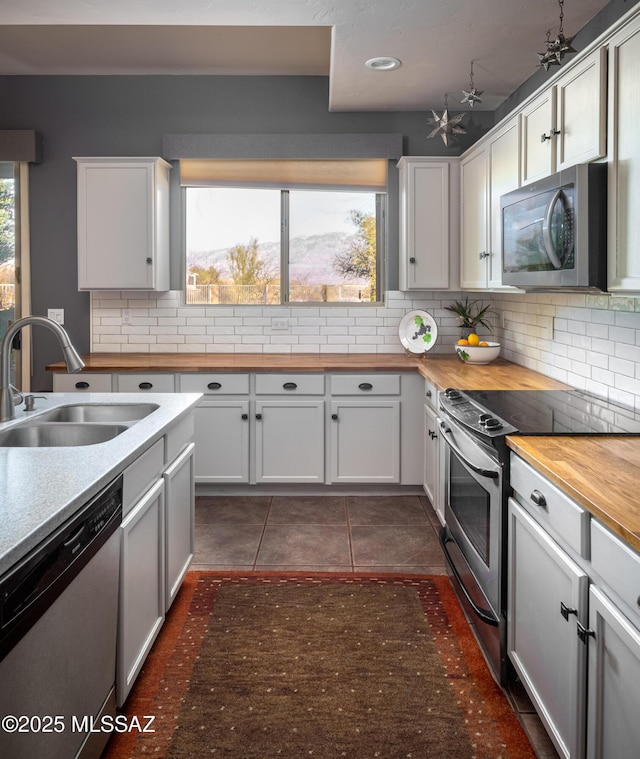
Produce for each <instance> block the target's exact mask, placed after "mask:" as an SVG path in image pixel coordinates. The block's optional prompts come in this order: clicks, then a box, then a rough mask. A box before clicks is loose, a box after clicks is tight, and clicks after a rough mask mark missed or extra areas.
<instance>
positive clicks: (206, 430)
mask: <svg viewBox="0 0 640 759" xmlns="http://www.w3.org/2000/svg"><path fill="white" fill-rule="evenodd" d="M194 440H195V444H196V454H195V478H196V482H249V401H248V400H228V401H209V400H205V401H201V403H200V405H199V406H198V407H197V408H196V412H195V436H194Z"/></svg>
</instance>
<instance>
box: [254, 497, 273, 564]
mask: <svg viewBox="0 0 640 759" xmlns="http://www.w3.org/2000/svg"><path fill="white" fill-rule="evenodd" d="M272 504H273V496H270V497H269V505H268V506H267V514H266V516H265V518H264V524H263V525H262V532H261V533H260V540H259V541H258V548H257V549H256V555H255V558H254V560H253V569H254V570H255V569H256V567H257V566H258V556H259V555H260V549H261V548H262V541H263V540H264V534H265V532H266V530H267V524H268V523H269V515H270V514H271V505H272Z"/></svg>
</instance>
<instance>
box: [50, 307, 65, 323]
mask: <svg viewBox="0 0 640 759" xmlns="http://www.w3.org/2000/svg"><path fill="white" fill-rule="evenodd" d="M47 316H48V317H49V319H52V320H53V321H54V322H58V324H64V308H49V309H47Z"/></svg>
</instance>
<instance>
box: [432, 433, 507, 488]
mask: <svg viewBox="0 0 640 759" xmlns="http://www.w3.org/2000/svg"><path fill="white" fill-rule="evenodd" d="M440 431H441V432H442V435H443V439H444V441H445V442H446V444H447V445H448V446H449V447H450V448H451V450H452V451H454V452H455V454H456V455H457V456H458V458H459V459H460V460H461V461H462V462H463V463H464V464H465V465H466V466H468V467H469V469H473V471H474V472H475V473H476V474H479V475H481V476H482V477H491V478H492V479H494V480H495V479H497V478H498V477H499V476H500V472H499V471H497V470H495V469H483V468H482V467H480V466H476V465H475V464H472V463H471V462H470V461H469V460H468V459H467V458H466V457H465V455H464V454H463V453H462V451H461V450H460V449H459V448H458V446H457V445H456V444H455V443H454V442H453V440H451V439H450V438H448V437H447V435H450V434H451V428H450V427H447V425H446V424H445V423H444V422H440Z"/></svg>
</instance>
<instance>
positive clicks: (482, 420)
mask: <svg viewBox="0 0 640 759" xmlns="http://www.w3.org/2000/svg"><path fill="white" fill-rule="evenodd" d="M489 419H493V417H492V416H491V414H480V416H479V417H478V421H479V422H480V424H484V423H485V422H488V421H489Z"/></svg>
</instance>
